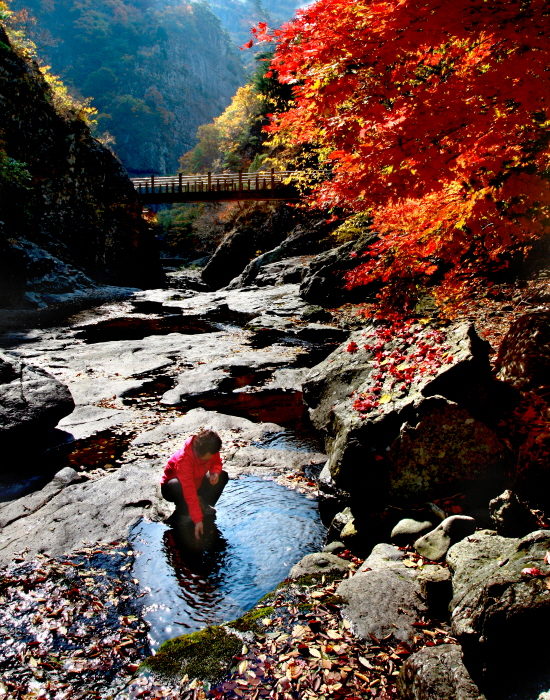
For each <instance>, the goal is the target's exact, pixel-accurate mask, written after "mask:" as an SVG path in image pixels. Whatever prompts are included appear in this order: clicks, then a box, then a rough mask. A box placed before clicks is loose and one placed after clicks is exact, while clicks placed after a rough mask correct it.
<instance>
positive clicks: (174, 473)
mask: <svg viewBox="0 0 550 700" xmlns="http://www.w3.org/2000/svg"><path fill="white" fill-rule="evenodd" d="M221 446H222V441H221V439H220V436H219V435H218V434H217V433H215V432H214V431H213V430H201V431H200V432H199V433H197V435H193V436H192V437H190V438H189V439H188V440H186V441H185V444H184V446H183V449H181V450H178V452H176V453H174V454H173V455H172V456H171V457H170V459H169V460H168V463H167V465H166V467H165V468H164V474H163V475H162V479H161V481H160V488H161V493H162V496H163V498H165V499H166V500H167V501H170V502H172V503H175V504H176V511H175V513H174V515H175V516H176V518H178V519H179V520H180V522H181V521H184V520H185V519H186V518H188V517H190V518H191V520H192V521H193V523H194V525H195V539H197V540H200V539H201V537H202V536H203V535H204V526H203V519H204V517H205V516H206V517H210V518H212V519H214V518H215V517H216V509H215V508H214V505H215V504H216V502H217V500H218V499H219V497H220V496H221V493H222V491H223V489H224V487H225V485H226V484H227V481H228V479H229V475H228V474H227V472H226V471H223V470H222V460H221V457H220V448H221Z"/></svg>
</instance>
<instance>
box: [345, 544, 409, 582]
mask: <svg viewBox="0 0 550 700" xmlns="http://www.w3.org/2000/svg"><path fill="white" fill-rule="evenodd" d="M403 555H404V552H402V551H401V550H400V549H398V548H397V547H394V546H393V544H386V543H385V542H380V543H379V544H377V545H376V546H375V547H373V550H372V552H371V553H370V554H369V556H368V557H367V558H366V559H365V561H364V562H363V564H362V565H361V568H360V569H359V571H368V570H369V569H370V570H372V571H379V570H381V569H399V571H400V573H401V574H402V575H406V576H413V577H414V576H416V574H415V573H414V572H412V571H411V570H410V569H407V568H406V567H405V565H404V564H403Z"/></svg>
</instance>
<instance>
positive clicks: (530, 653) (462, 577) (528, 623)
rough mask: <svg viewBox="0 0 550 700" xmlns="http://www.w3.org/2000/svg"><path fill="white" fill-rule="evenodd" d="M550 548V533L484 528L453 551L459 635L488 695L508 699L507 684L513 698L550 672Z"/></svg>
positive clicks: (455, 625) (455, 626)
mask: <svg viewBox="0 0 550 700" xmlns="http://www.w3.org/2000/svg"><path fill="white" fill-rule="evenodd" d="M549 548H550V532H548V531H536V532H533V533H531V534H530V535H527V536H526V537H524V538H522V539H521V540H517V539H512V538H504V537H500V536H498V535H496V534H495V533H489V532H487V533H484V532H481V533H476V535H475V536H472V537H469V538H467V539H465V540H463V541H462V542H459V543H458V544H456V545H454V546H453V547H451V549H450V550H449V552H448V555H447V561H448V563H449V566H450V567H451V568H452V569H454V574H453V594H454V596H453V600H452V603H451V610H452V629H453V634H454V636H456V637H457V639H458V641H459V642H460V643H461V644H462V647H463V648H464V651H465V654H466V657H465V658H466V663H467V666H468V668H469V669H470V671H471V672H472V674H476V680H478V678H479V679H482V681H483V683H482V685H481V686H480V687H482V689H483V690H484V691H485V692H486V694H487V695H488V696H489V690H488V689H491V694H490V695H491V697H503V695H502V686H503V685H504V687H505V689H506V693H507V695H506V697H508V693H511V692H512V690H513V688H514V687H515V684H518V685H519V687H521V685H522V684H525V683H526V682H530V681H531V680H533V681H534V680H535V679H536V678H537V676H540V673H541V670H542V672H543V673H544V672H546V676H548V674H547V671H546V669H547V664H545V662H544V659H545V653H546V652H545V651H544V650H545V649H546V644H545V640H546V637H547V633H546V631H547V629H548V624H549V623H550V595H549V593H548V586H547V585H546V584H547V581H548V579H547V576H548V575H549V574H550V566H549V565H548V564H547V562H546V559H545V557H546V553H547V551H548V549H549ZM503 668H505V669H506V673H505V674H503V673H502V669H503ZM499 688H500V691H501V695H500V696H499V695H498V692H499Z"/></svg>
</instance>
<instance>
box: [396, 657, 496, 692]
mask: <svg viewBox="0 0 550 700" xmlns="http://www.w3.org/2000/svg"><path fill="white" fill-rule="evenodd" d="M397 691H398V697H399V698H400V700H485V696H484V695H483V694H482V693H481V692H480V690H479V688H478V687H477V686H476V684H475V683H474V682H473V680H472V679H471V677H470V674H469V673H468V671H467V669H466V667H465V666H464V661H463V658H462V650H461V648H460V647H459V646H457V645H456V644H440V645H438V646H435V647H426V648H424V649H421V650H420V651H417V652H415V653H414V654H411V656H409V658H408V659H406V661H405V663H404V664H403V666H402V667H401V670H400V672H399V676H398V678H397Z"/></svg>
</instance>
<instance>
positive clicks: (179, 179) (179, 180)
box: [178, 173, 181, 194]
mask: <svg viewBox="0 0 550 700" xmlns="http://www.w3.org/2000/svg"><path fill="white" fill-rule="evenodd" d="M178 182H179V187H180V189H179V193H180V194H181V173H178Z"/></svg>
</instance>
